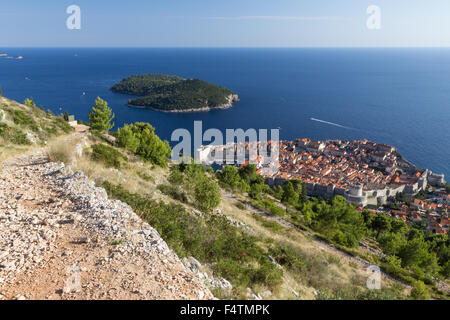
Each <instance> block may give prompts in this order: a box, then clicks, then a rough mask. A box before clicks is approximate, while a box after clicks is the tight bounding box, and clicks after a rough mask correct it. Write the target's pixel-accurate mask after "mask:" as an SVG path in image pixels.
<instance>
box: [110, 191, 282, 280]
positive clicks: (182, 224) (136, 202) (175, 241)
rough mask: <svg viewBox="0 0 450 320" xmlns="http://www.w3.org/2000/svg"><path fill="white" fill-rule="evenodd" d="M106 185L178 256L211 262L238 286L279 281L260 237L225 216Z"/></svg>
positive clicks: (219, 273)
mask: <svg viewBox="0 0 450 320" xmlns="http://www.w3.org/2000/svg"><path fill="white" fill-rule="evenodd" d="M103 186H104V188H105V189H106V191H107V192H108V195H109V196H110V197H111V198H115V199H119V200H121V201H124V202H126V203H128V204H129V205H130V206H131V207H132V208H133V209H134V211H135V212H136V213H137V214H139V215H140V216H141V217H142V218H143V219H144V220H146V221H147V222H148V223H149V224H150V225H151V226H153V227H154V228H155V229H156V230H157V231H158V232H159V233H160V234H161V236H162V238H163V239H164V240H165V241H166V242H167V244H168V245H169V246H170V247H171V248H172V249H173V250H175V252H176V253H177V254H178V256H179V257H181V258H182V257H186V256H193V257H195V258H196V259H198V260H199V261H200V262H202V263H211V264H212V269H213V271H214V273H215V274H216V275H220V276H223V277H225V278H226V279H228V280H229V281H230V282H231V283H232V284H233V285H235V286H242V287H248V286H250V287H253V286H254V285H257V284H267V285H276V284H278V283H280V281H281V278H282V274H283V272H282V270H280V269H278V268H277V267H276V266H275V265H273V264H272V263H270V262H269V261H268V259H267V257H266V255H267V252H265V250H264V249H262V248H261V247H260V246H259V245H258V244H257V239H256V238H255V237H253V236H250V235H248V234H245V233H244V232H242V231H241V230H239V229H238V228H236V227H234V226H232V225H231V224H230V223H229V222H228V221H227V220H226V218H225V217H222V216H217V215H205V217H204V218H200V217H197V216H194V215H190V214H189V213H188V212H186V210H185V209H184V208H183V207H182V206H181V205H176V204H165V203H164V202H159V203H157V202H155V201H152V200H149V199H147V198H144V197H142V196H140V195H138V194H135V193H130V192H128V191H126V190H125V189H123V188H122V187H121V186H115V185H112V184H110V183H108V182H105V183H104V184H103Z"/></svg>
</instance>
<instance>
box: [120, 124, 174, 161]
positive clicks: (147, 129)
mask: <svg viewBox="0 0 450 320" xmlns="http://www.w3.org/2000/svg"><path fill="white" fill-rule="evenodd" d="M117 143H118V145H119V147H121V148H125V149H127V150H129V151H131V152H133V153H135V154H137V155H139V156H141V157H142V158H143V159H144V160H147V161H150V162H151V163H154V164H157V165H160V166H162V167H165V166H167V164H166V162H167V160H168V159H169V157H170V156H171V153H172V150H171V149H170V146H169V142H167V141H161V139H160V138H159V137H158V136H157V135H156V134H155V129H154V128H153V127H152V126H151V125H150V124H149V123H143V122H137V123H135V124H132V125H125V126H124V127H123V128H120V129H119V130H118V131H117Z"/></svg>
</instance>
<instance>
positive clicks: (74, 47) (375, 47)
mask: <svg viewBox="0 0 450 320" xmlns="http://www.w3.org/2000/svg"><path fill="white" fill-rule="evenodd" d="M0 48H2V49H7V48H13V49H25V48H28V49H32V48H36V49H40V48H49V49H51V48H55V49H84V48H86V49H89V48H91V49H101V48H105V49H108V48H114V49H428V48H429V49H448V48H450V45H448V46H27V45H26V46H1V45H0Z"/></svg>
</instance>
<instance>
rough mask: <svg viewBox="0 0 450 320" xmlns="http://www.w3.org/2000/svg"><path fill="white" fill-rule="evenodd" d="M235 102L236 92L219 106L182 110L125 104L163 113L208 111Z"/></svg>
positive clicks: (223, 107)
mask: <svg viewBox="0 0 450 320" xmlns="http://www.w3.org/2000/svg"><path fill="white" fill-rule="evenodd" d="M236 102H239V96H238V95H237V94H235V93H233V94H230V95H229V96H228V97H227V102H226V103H224V104H222V105H220V106H217V107H204V108H195V109H183V110H164V109H158V108H153V107H149V106H135V105H131V104H128V105H127V106H129V107H131V108H139V109H151V110H155V111H159V112H165V113H195V112H208V111H212V110H225V109H229V108H231V107H232V106H233V104H234V103H236Z"/></svg>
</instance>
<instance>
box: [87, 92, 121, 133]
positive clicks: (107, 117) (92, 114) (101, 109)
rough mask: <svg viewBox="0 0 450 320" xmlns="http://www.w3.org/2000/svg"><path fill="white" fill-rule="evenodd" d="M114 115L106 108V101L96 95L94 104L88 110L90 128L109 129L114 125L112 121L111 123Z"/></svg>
mask: <svg viewBox="0 0 450 320" xmlns="http://www.w3.org/2000/svg"><path fill="white" fill-rule="evenodd" d="M114 117H115V115H114V113H113V112H112V110H111V109H110V108H108V103H107V102H106V101H104V100H103V99H101V98H100V97H97V99H96V100H95V106H92V110H91V111H89V121H90V122H91V128H92V129H95V130H99V131H109V130H110V129H111V128H113V127H114V123H111V122H112V121H113V120H114Z"/></svg>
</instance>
